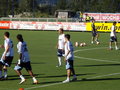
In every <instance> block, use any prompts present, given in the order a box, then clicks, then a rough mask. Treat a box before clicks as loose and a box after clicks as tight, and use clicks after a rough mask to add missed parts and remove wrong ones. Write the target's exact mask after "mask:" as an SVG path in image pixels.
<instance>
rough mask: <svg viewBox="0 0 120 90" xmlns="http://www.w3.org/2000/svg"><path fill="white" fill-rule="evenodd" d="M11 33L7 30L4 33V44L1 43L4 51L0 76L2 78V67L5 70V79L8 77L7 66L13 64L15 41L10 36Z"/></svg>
mask: <svg viewBox="0 0 120 90" xmlns="http://www.w3.org/2000/svg"><path fill="white" fill-rule="evenodd" d="M9 37H10V33H9V32H5V33H4V39H5V40H4V45H0V47H1V48H4V49H5V50H4V53H3V55H2V57H1V60H0V78H2V69H3V70H4V79H7V67H10V66H11V63H12V60H13V56H14V50H13V42H12V40H11V39H10V38H9Z"/></svg>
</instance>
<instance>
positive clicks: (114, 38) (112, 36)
mask: <svg viewBox="0 0 120 90" xmlns="http://www.w3.org/2000/svg"><path fill="white" fill-rule="evenodd" d="M113 42H114V43H115V49H116V50H118V49H119V48H118V45H117V36H116V22H113V25H112V28H111V33H110V43H109V49H110V50H112V43H113Z"/></svg>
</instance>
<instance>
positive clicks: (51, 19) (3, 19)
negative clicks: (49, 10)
mask: <svg viewBox="0 0 120 90" xmlns="http://www.w3.org/2000/svg"><path fill="white" fill-rule="evenodd" d="M0 21H38V22H76V20H75V19H74V18H4V17H2V18H0Z"/></svg>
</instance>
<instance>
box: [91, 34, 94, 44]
mask: <svg viewBox="0 0 120 90" xmlns="http://www.w3.org/2000/svg"><path fill="white" fill-rule="evenodd" d="M94 39H95V37H94V33H93V32H92V38H91V44H93V43H94Z"/></svg>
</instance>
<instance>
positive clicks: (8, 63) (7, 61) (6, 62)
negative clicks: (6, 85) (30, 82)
mask: <svg viewBox="0 0 120 90" xmlns="http://www.w3.org/2000/svg"><path fill="white" fill-rule="evenodd" d="M12 60H13V57H11V56H10V57H6V59H5V61H4V62H5V65H4V66H3V70H4V79H7V67H10V66H11V63H12Z"/></svg>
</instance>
